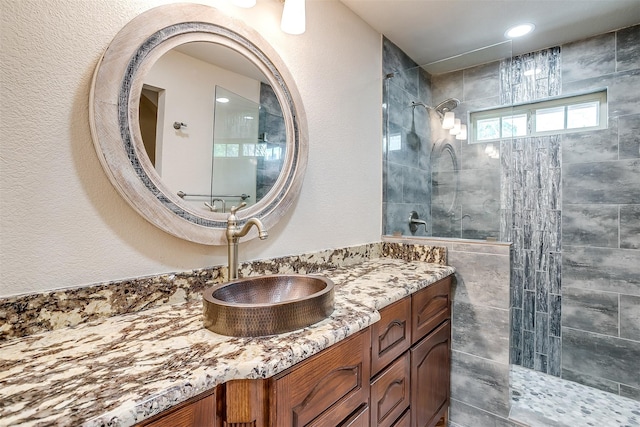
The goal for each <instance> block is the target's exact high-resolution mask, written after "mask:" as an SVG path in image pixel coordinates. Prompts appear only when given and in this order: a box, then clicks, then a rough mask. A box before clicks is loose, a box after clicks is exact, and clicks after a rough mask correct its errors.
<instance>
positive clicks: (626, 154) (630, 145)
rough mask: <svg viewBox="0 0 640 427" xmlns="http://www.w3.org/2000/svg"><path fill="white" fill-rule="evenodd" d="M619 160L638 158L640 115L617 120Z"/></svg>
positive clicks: (639, 154) (639, 148) (639, 153)
mask: <svg viewBox="0 0 640 427" xmlns="http://www.w3.org/2000/svg"><path fill="white" fill-rule="evenodd" d="M618 127H619V131H618V138H619V146H620V159H637V158H638V157H640V114H632V115H629V116H623V117H620V118H618Z"/></svg>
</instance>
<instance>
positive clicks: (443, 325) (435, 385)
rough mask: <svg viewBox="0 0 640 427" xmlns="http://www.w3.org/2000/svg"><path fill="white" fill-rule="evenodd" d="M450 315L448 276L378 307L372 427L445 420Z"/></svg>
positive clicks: (414, 426)
mask: <svg viewBox="0 0 640 427" xmlns="http://www.w3.org/2000/svg"><path fill="white" fill-rule="evenodd" d="M450 318H451V276H449V277H446V278H444V279H442V280H440V281H438V282H436V283H434V284H432V285H430V286H428V287H426V288H424V289H422V290H420V291H418V292H416V293H414V294H413V295H411V296H408V297H406V298H404V299H402V300H400V301H398V302H396V303H393V304H391V305H389V306H387V307H385V308H383V309H382V310H380V321H379V322H377V323H376V324H374V325H373V326H372V327H371V366H372V374H373V375H376V376H374V377H373V381H372V383H371V426H372V427H374V426H375V427H408V426H411V427H433V426H436V425H438V423H442V425H446V424H447V421H448V408H449V375H450V349H451V347H450V345H451V339H450V336H451V328H450V326H449V325H450ZM380 371H382V372H381V373H378V372H380ZM407 408H409V409H408V410H407ZM405 410H406V411H405Z"/></svg>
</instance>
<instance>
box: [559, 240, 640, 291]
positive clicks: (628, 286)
mask: <svg viewBox="0 0 640 427" xmlns="http://www.w3.org/2000/svg"><path fill="white" fill-rule="evenodd" d="M563 250H564V252H563V254H562V286H563V287H565V286H568V287H574V288H581V289H591V290H600V291H605V292H617V293H621V294H626V295H640V275H639V274H638V266H639V265H640V251H638V250H627V249H609V248H589V247H578V246H566V247H565V248H564V249H563Z"/></svg>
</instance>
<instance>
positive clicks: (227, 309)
mask: <svg viewBox="0 0 640 427" xmlns="http://www.w3.org/2000/svg"><path fill="white" fill-rule="evenodd" d="M333 287H334V285H333V282H332V281H331V280H329V279H327V278H326V277H321V276H312V275H296V274H282V275H280V274H277V275H268V276H258V277H247V278H244V279H238V280H233V281H231V282H227V283H223V284H220V285H216V286H212V287H210V288H208V289H206V290H205V291H204V294H203V298H202V302H203V304H204V326H205V327H206V328H207V329H209V330H211V331H213V332H216V333H218V334H222V335H229V336H234V337H255V336H263V335H274V334H282V333H285V332H290V331H294V330H296V329H301V328H304V327H306V326H309V325H312V324H314V323H317V322H319V321H321V320H323V319H326V318H327V317H328V316H329V315H330V314H331V313H332V312H333V308H334V289H333Z"/></svg>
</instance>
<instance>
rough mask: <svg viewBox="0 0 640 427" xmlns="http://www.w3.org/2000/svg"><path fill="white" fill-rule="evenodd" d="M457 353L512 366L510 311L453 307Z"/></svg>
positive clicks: (456, 304) (454, 348)
mask: <svg viewBox="0 0 640 427" xmlns="http://www.w3.org/2000/svg"><path fill="white" fill-rule="evenodd" d="M451 347H452V349H453V350H458V351H462V352H464V353H469V354H474V355H477V356H480V357H484V358H486V359H490V360H493V361H496V362H500V363H504V364H505V365H506V364H508V363H509V310H504V309H497V308H490V307H482V306H478V305H472V304H468V303H465V302H458V301H456V302H455V303H454V304H453V324H452V344H451Z"/></svg>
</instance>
